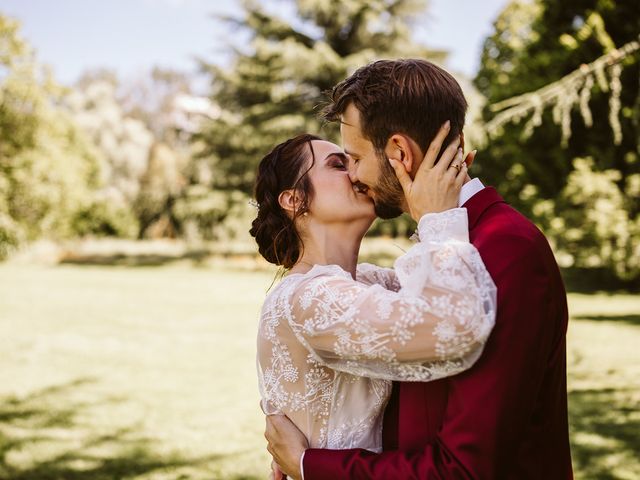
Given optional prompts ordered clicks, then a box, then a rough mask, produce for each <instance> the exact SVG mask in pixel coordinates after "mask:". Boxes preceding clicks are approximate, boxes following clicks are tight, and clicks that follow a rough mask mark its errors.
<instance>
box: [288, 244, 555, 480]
mask: <svg viewBox="0 0 640 480" xmlns="http://www.w3.org/2000/svg"><path fill="white" fill-rule="evenodd" d="M496 243H497V245H494V247H493V248H492V252H494V253H493V255H495V258H487V259H486V263H487V264H490V262H495V263H494V265H497V267H496V268H495V269H493V270H494V272H493V273H494V278H495V281H496V284H498V286H499V291H498V299H499V303H498V321H497V324H496V327H495V329H494V331H493V333H492V335H491V337H490V339H489V342H488V343H487V345H486V347H485V351H484V353H483V356H482V357H481V358H480V360H479V361H478V363H477V364H476V365H475V366H474V367H473V368H472V369H471V370H469V371H467V372H464V373H463V374H460V375H458V376H456V377H454V378H452V379H451V381H450V390H449V396H448V403H447V411H446V413H445V417H444V423H443V426H442V428H441V431H440V432H439V434H438V436H437V438H436V439H435V440H434V441H433V442H431V443H429V444H427V445H425V447H424V449H423V450H421V451H417V452H402V451H397V452H383V453H381V454H374V453H371V452H368V451H366V450H359V449H352V450H318V449H308V450H306V452H305V453H304V457H303V469H304V479H305V480H322V479H327V478H332V479H334V480H337V479H342V478H343V479H387V478H407V479H422V478H425V479H426V478H429V479H438V478H443V479H444V478H447V479H450V478H502V477H504V472H505V471H508V470H510V468H511V466H512V465H513V461H514V460H515V456H516V452H517V448H518V445H519V441H520V440H521V438H522V434H523V432H524V428H525V425H526V422H527V421H528V420H529V419H530V418H531V415H533V414H534V409H535V405H534V402H535V400H536V396H537V393H538V391H539V389H540V386H541V383H542V380H543V377H544V372H545V369H546V367H547V365H548V362H549V361H550V357H551V353H552V351H553V352H554V355H564V349H563V348H562V346H563V345H564V343H563V339H564V330H563V328H564V325H555V324H550V322H552V321H554V319H556V318H558V315H557V314H554V312H556V311H557V309H559V308H562V305H560V302H563V301H564V300H563V299H564V296H563V295H562V293H561V292H559V293H558V292H557V290H558V288H559V285H557V282H554V278H552V277H553V274H552V273H551V274H550V273H549V272H547V271H545V268H544V267H543V265H544V263H545V262H544V261H543V260H544V254H542V255H541V253H540V252H539V251H537V249H536V246H535V244H534V242H533V241H527V240H526V239H514V238H513V237H512V238H505V239H503V241H502V242H501V241H500V239H496ZM500 243H503V245H500ZM523 244H526V245H523ZM515 245H519V246H515ZM514 246H515V249H517V250H520V251H518V252H515V254H514ZM505 252H511V253H512V254H513V255H505ZM489 255H491V253H490V254H489ZM507 257H510V258H507ZM541 257H542V258H541ZM496 277H497V278H496ZM562 385H563V383H562V382H559V383H558V385H556V386H555V387H557V388H562ZM545 388H549V387H548V386H546V387H545ZM298 452H299V450H298ZM279 454H281V456H282V457H285V456H286V453H284V452H282V451H281V452H279ZM299 459H300V455H299V453H298V454H297V457H296V458H293V459H291V464H292V465H295V464H296V461H299ZM296 469H297V468H296Z"/></svg>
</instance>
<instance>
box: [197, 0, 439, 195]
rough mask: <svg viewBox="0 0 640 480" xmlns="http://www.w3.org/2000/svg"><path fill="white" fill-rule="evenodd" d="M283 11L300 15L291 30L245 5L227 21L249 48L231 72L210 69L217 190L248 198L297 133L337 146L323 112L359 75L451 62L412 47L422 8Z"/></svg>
mask: <svg viewBox="0 0 640 480" xmlns="http://www.w3.org/2000/svg"><path fill="white" fill-rule="evenodd" d="M280 3H281V4H283V5H284V6H294V7H295V13H296V20H295V21H294V22H293V23H288V22H287V21H285V20H284V19H282V18H280V17H278V16H276V15H274V14H272V13H269V12H267V11H265V9H264V8H261V7H260V6H258V5H257V4H255V3H252V2H247V3H245V4H244V17H243V18H241V19H227V20H228V21H231V22H234V24H235V25H236V26H237V28H238V32H239V33H246V34H248V35H249V42H248V46H247V47H246V48H241V47H238V48H237V49H236V51H235V57H234V60H233V63H232V65H231V66H230V67H220V66H214V65H208V66H207V68H208V69H209V71H210V72H211V75H212V78H213V101H214V102H215V103H216V104H217V105H218V106H219V107H220V114H219V116H218V118H216V119H213V120H212V121H210V122H209V123H208V124H207V125H206V128H205V129H204V131H203V132H202V134H201V135H200V136H199V139H200V140H201V141H202V142H203V144H204V145H205V148H204V149H203V151H202V156H203V158H206V159H208V160H209V161H210V162H211V168H212V170H213V172H214V173H213V186H214V187H215V188H216V189H218V190H241V191H244V192H246V193H250V192H251V189H252V186H253V179H254V175H255V168H256V165H257V163H258V162H259V160H260V159H261V158H262V157H263V156H264V155H265V154H266V153H267V152H268V151H269V150H270V149H271V148H272V147H273V146H275V145H276V144H277V143H279V142H281V141H283V140H285V139H286V138H288V137H290V136H293V135H295V134H297V133H301V132H313V133H320V134H322V135H323V136H326V137H329V138H331V139H333V140H334V141H335V140H337V135H336V130H335V129H333V128H326V127H325V128H324V129H323V125H322V124H321V122H320V120H319V119H318V118H317V113H318V106H319V105H320V104H321V103H322V102H323V101H325V100H326V97H324V92H325V91H326V90H328V89H330V88H331V87H333V85H335V84H336V83H337V82H339V81H340V80H342V79H344V78H345V77H346V76H348V75H349V74H350V73H351V72H352V71H353V70H355V69H356V68H357V67H360V66H362V65H364V64H366V63H368V62H370V61H372V60H374V59H377V58H385V57H397V56H404V57H407V56H420V57H423V58H429V59H432V60H436V61H442V60H443V59H444V58H445V53H444V52H442V51H434V50H429V49H427V48H426V47H424V46H421V45H417V44H415V43H414V42H413V40H412V36H411V31H412V22H413V20H412V19H414V18H416V14H418V13H420V12H421V11H423V10H424V9H425V6H426V5H425V1H424V0H373V1H365V0H346V1H341V2H335V1H330V0H297V1H295V2H280Z"/></svg>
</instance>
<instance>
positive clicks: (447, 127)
mask: <svg viewBox="0 0 640 480" xmlns="http://www.w3.org/2000/svg"><path fill="white" fill-rule="evenodd" d="M450 126H451V122H450V121H449V120H447V121H446V122H444V125H443V126H442V128H444V129H445V130H449V127H450Z"/></svg>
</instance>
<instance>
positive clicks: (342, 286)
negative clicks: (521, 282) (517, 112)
mask: <svg viewBox="0 0 640 480" xmlns="http://www.w3.org/2000/svg"><path fill="white" fill-rule="evenodd" d="M418 231H419V234H420V239H421V241H420V242H419V243H417V244H416V245H414V246H413V247H411V248H410V249H409V251H407V253H406V254H404V255H402V256H401V257H400V258H398V260H396V262H395V265H394V269H395V273H396V276H397V281H398V282H399V285H400V289H399V290H398V291H397V292H394V291H389V290H386V289H385V288H383V287H382V286H380V285H364V284H362V283H360V282H357V281H354V280H351V279H349V278H347V277H344V278H343V277H338V276H325V275H322V276H317V277H313V278H310V279H309V280H306V281H304V282H302V283H301V284H300V286H299V287H298V288H297V289H296V292H295V294H294V295H293V297H292V305H291V306H292V316H291V318H290V319H289V323H290V325H291V327H292V329H293V331H294V333H295V334H296V336H297V338H298V339H299V340H300V341H301V342H302V343H303V344H304V345H305V346H306V347H307V348H308V350H309V351H310V353H311V354H312V355H313V356H314V357H315V358H316V360H318V361H320V362H321V363H323V364H325V365H327V366H329V367H331V368H334V369H336V370H341V371H345V372H349V373H352V374H355V375H360V376H367V377H374V378H384V379H388V380H416V381H425V380H434V379H437V378H442V377H445V376H451V375H454V374H456V373H459V372H460V371H462V370H465V369H467V368H469V367H470V366H471V365H472V364H473V363H474V362H475V361H476V360H477V359H478V357H479V356H480V354H481V352H482V348H483V346H484V343H485V342H486V340H487V337H488V335H489V333H490V331H491V329H492V328H493V325H494V321H495V312H496V289H495V285H494V283H493V281H492V280H491V277H490V276H489V274H488V272H487V271H486V269H485V267H484V264H483V263H482V260H481V259H480V256H479V254H478V251H477V250H476V249H475V247H473V245H471V243H469V238H468V230H467V214H466V210H465V209H461V208H457V209H452V210H447V211H445V212H442V213H435V214H427V215H425V216H423V217H422V219H421V220H420V222H419V225H418Z"/></svg>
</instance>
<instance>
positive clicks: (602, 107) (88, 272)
mask: <svg viewBox="0 0 640 480" xmlns="http://www.w3.org/2000/svg"><path fill="white" fill-rule="evenodd" d="M283 2H284V3H286V4H287V5H288V6H290V7H291V8H292V9H293V10H292V11H293V12H294V16H295V18H294V19H291V18H289V17H287V18H284V17H279V16H276V15H275V14H274V13H273V12H272V11H269V10H268V9H265V8H263V6H262V5H261V3H260V2H250V1H247V2H244V3H242V5H243V8H242V12H243V13H242V14H241V15H240V16H238V17H233V18H225V19H224V20H225V22H227V24H228V25H229V28H230V31H233V32H234V35H233V37H234V38H236V39H237V41H236V42H235V43H233V42H232V43H233V44H232V46H231V47H230V52H229V54H230V58H231V62H230V63H229V64H225V65H224V66H223V65H222V64H220V63H215V62H212V61H210V60H207V59H201V60H200V68H201V70H202V72H203V73H204V74H205V75H206V77H207V78H208V86H207V91H206V94H204V95H203V94H202V92H196V91H195V90H194V88H193V81H192V80H193V79H192V78H190V77H189V74H187V73H185V72H181V71H177V70H172V69H169V68H164V67H163V68H161V67H156V68H153V69H152V70H151V71H149V72H148V73H147V74H146V76H144V77H140V78H137V79H135V80H134V81H132V80H126V81H125V80H122V79H120V78H118V77H117V75H115V74H114V73H113V72H112V71H110V70H106V69H93V70H89V71H87V72H85V73H84V74H83V75H82V76H81V78H79V79H78V81H77V82H76V83H74V84H73V85H62V84H60V83H59V82H58V81H57V80H56V78H55V77H54V75H53V74H52V73H51V71H50V69H49V68H48V67H47V66H46V65H44V64H43V63H41V62H40V61H39V60H38V57H37V55H36V52H35V51H34V49H33V47H32V46H31V45H30V42H29V40H28V39H27V38H25V37H24V36H23V34H22V33H21V30H20V25H19V22H18V21H17V20H15V19H14V18H11V17H10V16H7V15H4V14H2V13H1V12H0V259H1V260H3V261H4V263H3V264H0V358H1V359H2V363H1V365H2V369H0V479H5V478H6V479H24V480H36V479H38V480H41V479H45V480H46V479H51V480H54V479H56V480H57V479H87V480H102V479H105V480H106V479H113V478H149V479H151V478H152V479H185V478H196V479H199V478H202V479H205V478H206V479H210V478H221V479H241V478H245V479H253V478H264V477H265V476H266V467H267V465H268V463H267V456H266V453H265V451H264V441H263V439H262V433H261V432H262V428H263V422H262V417H261V413H260V410H259V408H258V404H257V400H258V397H257V387H256V379H255V366H254V355H255V328H256V321H257V318H258V312H259V308H260V303H261V301H262V300H263V298H264V294H265V291H266V290H267V289H268V287H269V285H270V284H271V283H272V281H273V279H274V273H275V272H274V271H273V270H272V269H270V268H268V267H267V266H266V265H265V264H264V263H262V262H261V261H260V259H259V258H258V256H257V252H256V248H255V246H254V244H253V243H252V241H251V239H250V238H249V236H248V228H249V225H250V222H251V220H252V218H253V216H254V214H255V210H254V209H253V207H251V206H250V205H249V200H250V197H251V189H252V184H253V179H254V174H255V169H256V166H257V163H258V162H259V160H260V159H261V158H262V156H263V155H264V154H265V153H266V152H268V151H269V150H270V149H271V148H272V147H273V146H274V145H275V144H276V143H278V142H280V141H282V140H284V139H286V138H288V137H290V136H292V135H294V134H297V133H300V132H303V131H309V132H312V133H318V134H320V135H322V136H325V137H327V138H329V139H331V140H333V141H336V142H338V143H339V136H338V132H337V129H336V128H335V126H332V125H324V124H322V122H321V121H320V120H319V119H318V117H317V115H316V113H317V111H318V108H319V106H321V105H322V103H323V102H324V101H325V100H326V97H325V96H324V92H325V91H326V90H327V89H329V88H331V87H332V86H333V85H334V84H335V83H337V82H338V81H340V80H341V79H343V78H345V77H346V76H347V75H349V74H350V73H351V72H353V71H354V70H355V69H356V68H357V67H359V66H361V65H364V64H366V63H367V62H370V61H372V60H375V59H378V58H396V57H411V56H419V57H423V58H427V59H429V60H432V61H434V62H436V63H441V64H444V65H445V67H446V56H447V52H446V51H442V50H439V49H433V48H429V47H428V46H425V45H423V44H419V43H416V42H415V41H414V40H413V37H412V36H411V34H410V32H411V30H412V29H415V28H419V27H420V25H417V23H416V19H417V18H419V16H418V14H419V13H421V12H424V11H425V10H426V9H428V3H427V2H426V1H424V0H372V1H364V0H345V1H341V2H335V1H330V0H283ZM639 33H640V14H639V13H638V8H637V1H636V0H617V1H614V0H570V1H565V2H553V1H551V0H531V1H526V2H525V1H511V2H509V3H508V4H507V5H506V7H505V8H504V10H503V11H502V12H501V13H500V15H499V16H498V18H497V19H496V21H495V23H494V25H493V31H492V32H491V34H490V35H489V36H488V37H487V38H486V40H485V44H484V48H483V51H482V54H481V55H482V58H481V65H480V69H479V71H478V73H477V75H476V77H475V78H465V77H464V76H461V75H457V74H456V75H457V78H458V80H459V81H460V83H461V85H462V87H463V89H464V91H465V94H466V95H467V98H468V100H469V103H470V110H469V114H468V122H467V126H466V128H465V136H466V139H467V144H468V145H469V147H474V148H478V149H479V154H478V160H477V161H476V163H475V164H474V166H473V169H472V174H473V175H476V176H479V177H480V178H481V179H482V180H483V181H484V182H485V184H491V185H494V186H496V188H497V189H498V190H499V191H500V192H501V193H502V194H503V196H504V197H505V198H506V200H507V201H508V202H510V203H511V204H512V205H514V206H515V207H516V208H518V209H519V210H520V211H522V212H523V213H525V214H526V215H528V216H529V217H530V218H532V219H533V220H534V221H535V222H536V223H537V224H538V225H539V226H540V227H541V228H542V229H543V231H544V233H545V234H546V235H547V237H548V238H549V240H550V241H551V243H552V246H553V248H554V251H555V253H556V257H557V259H558V261H559V263H560V265H561V267H562V269H563V274H564V277H565V280H566V282H567V284H568V286H569V287H570V290H571V292H572V293H570V296H569V301H570V308H571V314H572V321H571V324H570V330H569V337H568V338H569V347H568V348H569V352H568V355H569V359H568V360H569V390H570V391H569V399H570V415H571V439H572V446H573V459H574V464H575V470H576V477H577V478H580V479H592V478H602V479H632V478H638V477H640V463H639V462H638V457H637V452H638V451H640V437H639V436H638V434H637V432H638V431H640V428H639V427H640V413H639V411H638V408H637V405H638V402H639V401H640V388H639V387H638V386H637V378H638V377H639V374H640V371H639V370H638V365H640V362H639V361H638V353H637V345H638V342H639V341H640V316H639V314H640V297H639V295H638V293H639V292H640V215H639V213H640V158H639V156H640V150H639V148H640V147H639V144H638V140H639V132H640V62H639V59H640V53H639V52H640V50H638V49H637V48H636V49H635V50H633V49H630V50H629V52H630V53H628V54H624V55H621V54H618V53H617V52H619V49H620V48H621V47H623V46H625V45H626V46H629V45H632V44H633V42H637V41H638V34H639ZM603 56H606V59H607V61H606V62H605V63H604V64H603V65H604V66H603V68H601V69H595V70H593V71H590V72H589V73H588V74H587V73H585V75H583V76H581V77H580V78H579V81H577V82H576V81H569V80H567V78H568V77H566V76H567V75H570V74H571V73H572V72H576V70H578V71H579V70H580V69H581V68H582V69H583V70H584V69H585V68H587V70H588V67H587V65H588V64H590V63H591V62H594V61H595V60H596V59H598V58H602V57H603ZM549 86H551V87H553V89H554V91H555V92H556V93H557V95H556V96H555V97H554V100H553V101H550V102H548V103H545V104H543V103H542V100H543V95H542V94H541V93H540V92H541V90H539V89H544V88H547V87H549ZM532 92H533V93H532ZM520 95H525V97H526V98H527V99H528V100H527V101H530V102H533V105H534V108H533V110H532V111H527V113H526V115H517V114H513V115H509V116H508V121H506V122H504V123H501V124H500V125H499V127H496V128H492V127H491V125H494V124H495V120H496V118H497V117H498V115H500V114H501V112H504V109H501V108H497V107H498V106H500V105H504V102H505V101H506V102H507V104H509V102H512V103H513V102H514V100H513V99H514V97H516V101H515V102H516V103H515V104H514V105H516V106H517V105H519V104H518V100H517V99H518V98H521V97H518V96H520ZM527 95H529V96H527ZM525 97H522V98H525ZM536 102H538V103H536ZM535 105H537V106H535ZM492 122H493V123H492ZM414 227H415V225H414V224H413V222H412V221H411V220H409V219H407V218H405V217H401V218H399V219H396V220H392V221H378V222H376V223H375V224H374V227H373V228H372V230H371V232H370V233H369V235H368V237H367V238H366V239H365V244H364V246H363V250H362V256H363V259H365V260H368V261H374V262H377V263H380V264H385V265H388V264H390V263H391V262H392V260H393V259H394V258H395V257H397V256H398V255H399V254H400V253H401V251H402V249H406V248H407V246H408V242H407V237H408V236H409V235H410V234H411V233H412V231H413V229H414ZM152 267H153V268H152Z"/></svg>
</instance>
